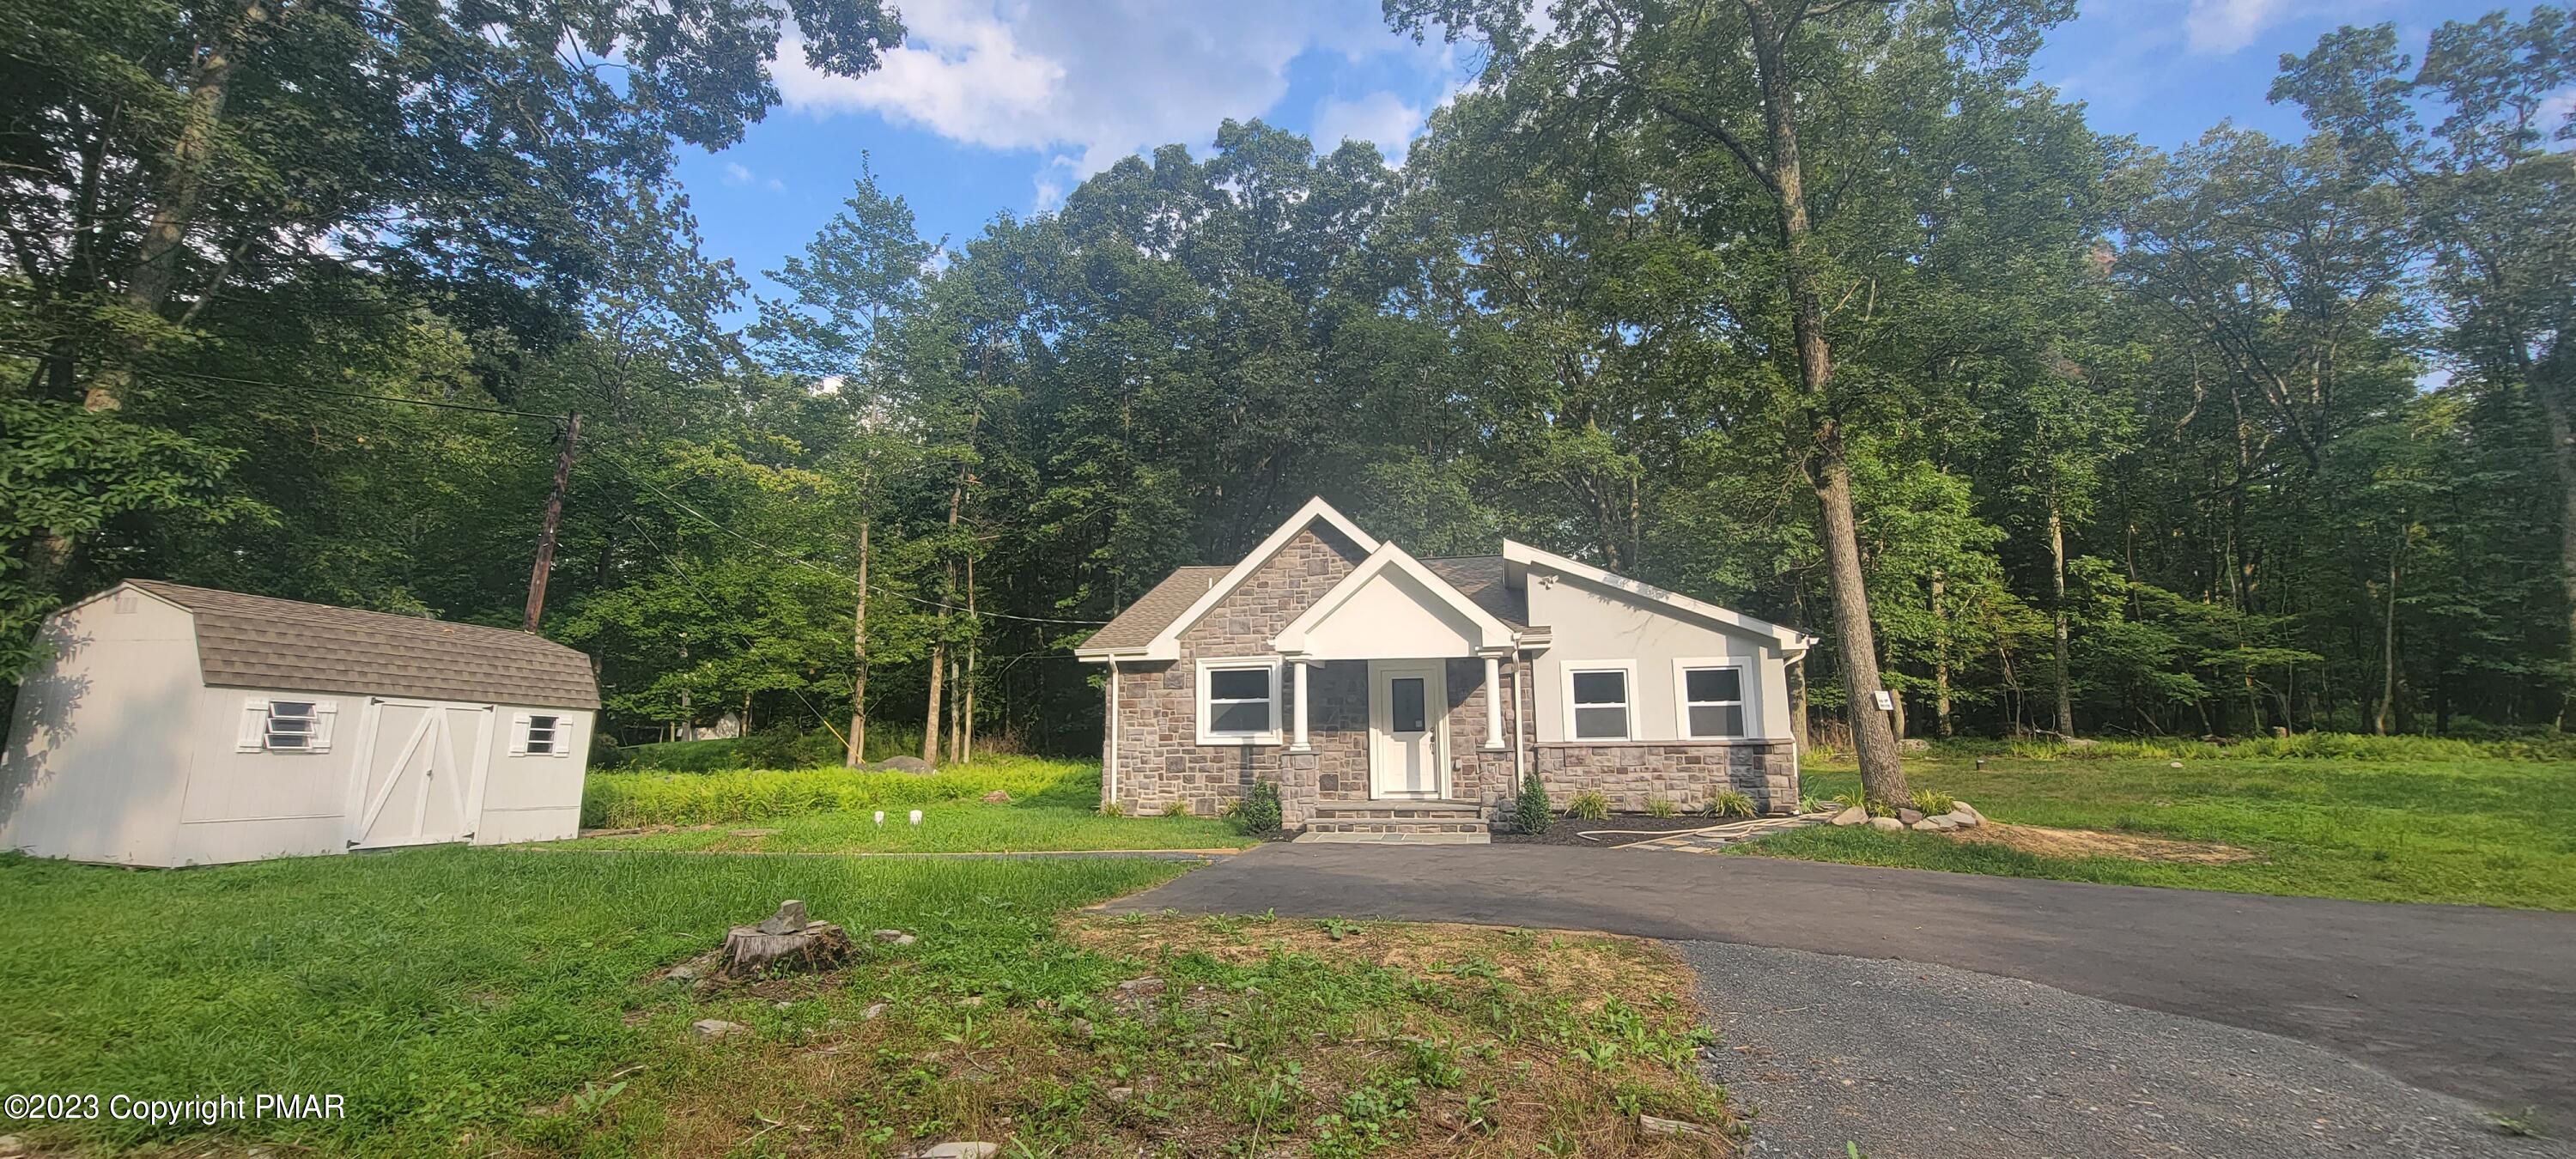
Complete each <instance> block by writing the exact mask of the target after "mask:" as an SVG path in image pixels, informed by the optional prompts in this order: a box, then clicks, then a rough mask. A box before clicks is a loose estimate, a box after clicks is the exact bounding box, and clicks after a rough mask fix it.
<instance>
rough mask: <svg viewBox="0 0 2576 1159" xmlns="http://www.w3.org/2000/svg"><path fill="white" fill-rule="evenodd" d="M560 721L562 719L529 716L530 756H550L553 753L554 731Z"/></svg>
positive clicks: (557, 717) (558, 717)
mask: <svg viewBox="0 0 2576 1159" xmlns="http://www.w3.org/2000/svg"><path fill="white" fill-rule="evenodd" d="M562 720H563V718H562V717H560V716H531V717H529V718H528V752H529V754H530V755H537V754H552V753H553V752H554V751H555V740H556V731H557V729H558V726H559V725H560V723H561V722H562Z"/></svg>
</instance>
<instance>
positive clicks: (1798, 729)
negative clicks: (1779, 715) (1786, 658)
mask: <svg viewBox="0 0 2576 1159" xmlns="http://www.w3.org/2000/svg"><path fill="white" fill-rule="evenodd" d="M1789 741H1790V743H1792V744H1794V745H1796V746H1798V751H1799V752H1802V753H1803V752H1805V751H1807V660H1806V658H1805V657H1804V656H1801V657H1799V658H1798V662H1797V663H1795V664H1792V665H1789Z"/></svg>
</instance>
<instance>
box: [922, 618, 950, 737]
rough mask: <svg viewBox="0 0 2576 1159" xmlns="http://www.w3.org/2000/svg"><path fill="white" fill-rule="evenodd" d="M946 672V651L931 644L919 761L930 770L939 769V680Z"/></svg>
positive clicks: (943, 647)
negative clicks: (928, 684) (928, 699)
mask: <svg viewBox="0 0 2576 1159" xmlns="http://www.w3.org/2000/svg"><path fill="white" fill-rule="evenodd" d="M947 670H948V650H947V648H946V647H945V646H943V645H940V644H937V643H933V644H932V645H931V646H930V711H929V713H928V714H927V715H925V716H924V717H923V719H922V725H921V760H922V763H924V764H927V765H929V766H931V767H932V768H937V767H939V678H940V675H941V674H942V673H944V672H946V671H947Z"/></svg>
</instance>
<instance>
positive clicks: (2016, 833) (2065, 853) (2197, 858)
mask: <svg viewBox="0 0 2576 1159" xmlns="http://www.w3.org/2000/svg"><path fill="white" fill-rule="evenodd" d="M1950 836H1952V837H1954V838H1957V839H1958V840H1961V841H1973V842H1980V843H1984V844H1991V845H2008V846H2011V847H2012V848H2014V849H2018V850H2021V851H2022V852H2024V853H2028V854H2032V855H2034V856H2038V857H2068V858H2074V857H2120V858H2126V859H2128V860H2131V861H2163V862H2171V863H2175V864H2182V865H2232V864H2236V863H2238V862H2245V861H2259V860H2261V857H2262V855H2260V854H2258V853H2255V852H2254V851H2253V850H2251V849H2240V848H2238V847H2236V846H2233V845H2220V844H2217V843H2215V842H2210V841H2178V840H2175V839H2173V838H2170V837H2139V836H2135V835H2133V834H2128V833H2103V832H2100V831H2097V830H2093V829H2049V828H2045V827H2042V826H2038V825H2003V824H1998V823H1996V822H1993V821H1989V822H1986V823H1985V824H1983V825H1979V826H1977V827H1976V828H1974V829H1960V830H1957V831H1954V832H1952V833H1951V834H1950Z"/></svg>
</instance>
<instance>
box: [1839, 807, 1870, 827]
mask: <svg viewBox="0 0 2576 1159" xmlns="http://www.w3.org/2000/svg"><path fill="white" fill-rule="evenodd" d="M1834 824H1836V825H1867V824H1869V810H1867V809H1863V808H1861V807H1860V806H1858V805H1854V806H1852V807H1851V808H1848V809H1845V810H1843V811H1842V812H1840V813H1836V814H1834Z"/></svg>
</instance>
